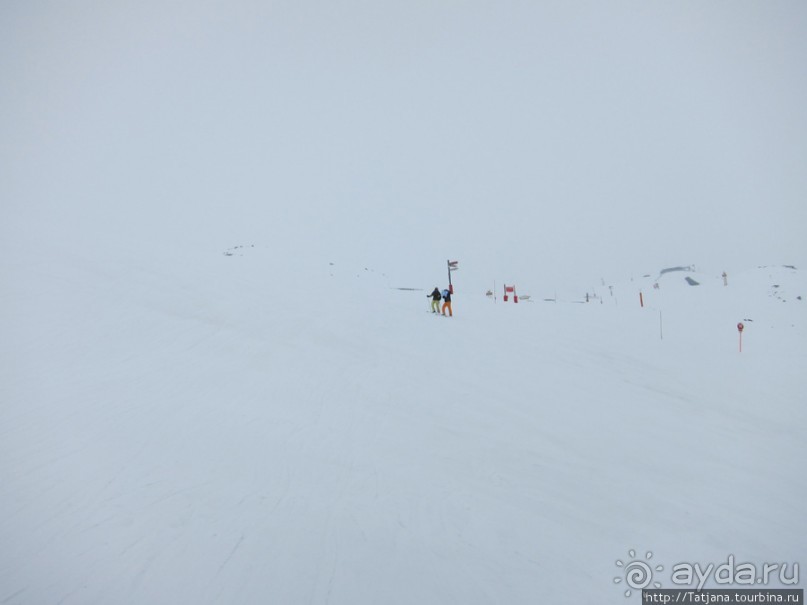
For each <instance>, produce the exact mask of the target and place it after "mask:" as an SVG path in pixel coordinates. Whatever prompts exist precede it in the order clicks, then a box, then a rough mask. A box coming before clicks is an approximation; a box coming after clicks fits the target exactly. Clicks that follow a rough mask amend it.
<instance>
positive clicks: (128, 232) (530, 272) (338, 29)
mask: <svg viewBox="0 0 807 605" xmlns="http://www.w3.org/2000/svg"><path fill="white" fill-rule="evenodd" d="M806 33H807V4H805V3H804V2H801V1H794V2H782V1H773V2H744V1H739V2H704V1H702V0H699V1H697V2H674V3H673V2H639V1H636V2H626V1H617V2H603V1H597V2H567V1H563V2H561V1H558V2H544V1H540V2H539V1H535V2H505V3H502V2H482V1H478V0H469V1H465V2H460V1H451V2H435V1H433V0H432V1H428V2H426V1H414V2H412V1H409V2H359V1H353V0H351V1H346V2H307V1H296V2H247V1H243V0H236V1H227V2H209V1H207V2H205V1H202V2H198V1H193V2H185V1H176V2H145V3H143V2H112V3H109V2H22V1H7V2H4V3H2V5H1V6H0V74H1V75H2V78H0V107H1V108H2V114H0V115H2V118H0V139H1V140H2V142H1V143H0V154H1V155H0V160H2V168H0V176H1V177H2V178H1V179H0V196H1V197H0V199H2V210H1V212H2V219H3V220H2V222H3V224H4V227H3V229H2V231H0V233H2V237H3V239H4V240H6V242H7V243H8V242H11V243H17V244H19V243H21V242H24V241H25V238H26V237H29V236H30V237H32V238H33V240H32V241H35V238H36V234H35V231H36V230H37V229H39V227H38V225H39V224H40V221H44V222H45V223H46V224H49V225H52V230H50V229H49V230H48V234H49V235H48V236H49V237H64V238H78V239H86V237H87V235H88V234H90V233H92V232H103V233H106V234H112V235H113V236H114V235H116V234H119V235H121V236H125V237H132V238H138V237H142V238H144V239H149V238H155V239H160V238H168V239H172V240H173V241H177V242H178V243H182V242H189V243H193V244H194V245H198V244H199V243H200V242H205V241H210V242H211V244H212V245H214V246H219V245H220V243H227V244H230V245H235V244H239V243H261V244H263V243H268V242H274V243H276V244H277V245H279V247H280V248H281V249H283V248H284V246H283V244H284V243H286V242H287V241H289V240H293V241H294V245H298V246H301V247H304V248H306V249H308V250H310V251H312V254H319V253H321V254H322V255H323V258H324V257H332V258H339V257H340V255H344V256H347V257H354V258H356V259H358V260H360V261H361V262H364V263H367V264H372V263H373V262H375V263H377V264H378V265H380V266H386V267H388V268H389V269H390V270H391V271H394V270H395V269H401V270H403V269H404V268H406V270H409V271H411V273H409V274H408V275H411V276H417V275H420V274H422V275H423V279H424V280H425V281H427V282H429V283H428V284H427V286H431V285H432V284H431V281H432V278H433V277H435V274H434V273H428V272H425V271H426V270H431V267H432V264H433V263H434V262H435V261H436V262H437V263H442V262H443V261H444V260H445V259H446V258H447V257H449V256H450V257H452V258H455V257H456V258H459V259H460V260H462V261H463V263H464V268H465V267H469V268H475V270H476V271H477V272H478V273H479V274H484V275H485V278H486V279H487V278H488V277H489V278H496V277H499V278H501V279H511V280H513V279H519V280H527V281H533V282H552V281H559V280H562V279H563V278H564V277H569V276H573V277H572V278H571V279H569V280H567V281H571V283H580V282H581V280H582V281H587V280H593V279H594V278H596V277H598V276H600V275H606V276H608V275H615V276H616V277H621V276H622V275H624V274H625V273H629V272H632V271H643V270H646V271H652V270H656V269H658V268H661V266H665V265H667V264H680V263H699V264H702V265H709V264H713V265H714V268H715V269H717V268H720V267H723V266H724V265H725V266H727V267H736V268H743V267H745V266H748V265H751V266H753V265H756V264H764V263H777V262H793V263H798V262H800V260H801V259H804V258H805V256H807V254H805V244H804V243H803V242H804V231H805V226H807V220H805V219H807V209H805V203H804V202H805V200H804V198H805V193H807V170H805V167H807V115H806V113H805V109H804V108H805V107H807V77H805V76H807V73H805V72H806V71H807V42H806V41H805V40H806V39H807V36H805V34H806ZM77 234H78V235H77ZM216 250H218V248H216ZM438 269H439V267H438ZM435 273H436V274H437V275H436V277H440V276H441V274H440V273H439V271H437V272H435Z"/></svg>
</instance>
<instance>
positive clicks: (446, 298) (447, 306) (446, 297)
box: [443, 290, 454, 317]
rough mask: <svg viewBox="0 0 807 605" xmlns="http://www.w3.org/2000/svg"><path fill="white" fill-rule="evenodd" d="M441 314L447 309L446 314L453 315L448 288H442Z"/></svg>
mask: <svg viewBox="0 0 807 605" xmlns="http://www.w3.org/2000/svg"><path fill="white" fill-rule="evenodd" d="M443 301H444V302H443V315H445V314H446V309H448V316H449V317H454V313H453V312H452V311H451V292H449V291H448V290H443Z"/></svg>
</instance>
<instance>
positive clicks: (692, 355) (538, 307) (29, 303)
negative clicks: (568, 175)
mask: <svg viewBox="0 0 807 605" xmlns="http://www.w3.org/2000/svg"><path fill="white" fill-rule="evenodd" d="M288 252H289V250H283V251H281V250H276V249H273V247H272V245H271V244H270V243H266V242H254V243H253V242H249V243H246V244H237V245H236V244H233V245H232V246H230V247H227V248H225V247H220V248H215V247H209V248H204V247H200V248H198V249H196V248H193V249H186V248H183V247H181V246H178V247H172V246H170V245H168V244H166V245H163V246H156V245H149V246H139V245H138V244H136V243H133V242H125V241H124V242H116V243H115V244H106V245H104V246H103V247H101V248H97V247H94V245H92V244H90V243H87V244H85V245H84V246H77V247H74V248H66V247H60V245H59V244H57V243H54V244H53V245H51V246H45V245H43V246H40V247H39V248H37V249H29V250H24V251H21V252H20V253H18V254H15V255H11V256H7V257H5V258H4V259H3V260H2V263H3V264H2V272H3V273H2V276H3V280H4V282H6V283H10V284H11V286H12V288H11V289H10V290H6V291H5V293H4V294H3V298H2V305H3V313H2V316H1V317H2V319H0V322H2V323H0V328H2V334H3V338H2V345H0V355H2V359H1V361H2V364H0V372H2V374H0V388H2V392H1V394H2V402H3V403H2V407H0V476H1V477H2V482H0V512H1V513H2V514H0V544H2V548H0V603H3V604H8V605H17V604H34V603H37V604H39V603H43V604H44V603H60V604H64V605H68V604H82V605H85V604H90V603H98V604H109V603H116V604H124V603H151V604H155V603H166V604H167V603H197V604H204V603H241V604H253V603H254V604H258V603H282V604H296V603H339V604H357V603H363V604H369V603H400V604H412V603H424V604H425V603H435V604H438V603H439V604H444V603H463V604H469V603H539V602H566V603H571V602H615V603H616V602H621V600H624V599H625V597H624V596H623V592H624V589H625V584H624V581H623V582H622V583H617V584H616V585H615V582H614V578H619V577H620V574H621V578H622V579H623V580H624V577H625V576H624V570H622V569H621V568H620V567H618V566H616V565H615V561H616V560H617V559H619V560H626V558H627V557H628V551H629V550H631V549H636V551H637V553H638V555H637V556H639V557H642V556H643V555H644V554H645V552H652V553H653V563H654V564H656V563H658V564H662V565H663V566H664V567H665V571H663V572H657V574H656V575H657V577H656V578H655V579H656V580H659V581H661V583H662V585H664V586H666V587H670V582H669V570H670V568H671V566H672V565H674V564H675V563H678V562H681V561H691V562H693V563H694V562H698V561H700V562H702V563H704V564H706V563H708V562H714V563H716V564H720V563H722V562H725V561H726V559H727V557H728V556H729V555H734V556H735V557H737V560H738V561H740V560H743V561H745V560H748V561H753V562H757V563H761V562H763V561H766V562H767V561H771V562H783V561H784V562H790V563H792V562H797V561H798V560H799V557H801V556H803V554H804V544H805V536H807V520H806V519H805V516H804V514H803V511H804V504H803V502H804V498H805V496H807V475H805V473H804V460H805V459H807V448H805V445H804V439H803V429H804V427H805V421H807V413H805V408H804V395H803V394H804V389H805V386H807V384H805V383H806V382H807V381H806V380H805V373H804V367H805V358H806V357H807V339H805V304H807V303H805V301H804V300H803V298H804V296H805V295H806V294H807V288H806V287H805V280H804V273H803V272H800V271H799V270H798V269H796V268H789V267H783V266H770V267H749V268H747V269H746V270H743V271H738V272H736V273H732V274H730V275H729V276H728V285H727V286H726V285H724V282H723V279H722V278H721V277H720V271H719V269H717V268H716V269H715V270H702V271H701V270H700V268H697V270H694V271H689V272H686V273H681V272H669V273H664V274H663V275H660V271H661V270H662V269H663V267H651V268H648V274H647V276H646V277H639V276H637V277H631V276H629V275H626V278H625V280H624V281H622V282H619V283H614V284H601V285H599V286H598V287H596V288H590V290H589V292H588V295H589V302H588V303H585V302H583V301H584V300H585V297H584V290H585V289H581V290H580V293H579V296H576V297H571V298H568V299H563V297H557V298H556V299H555V300H554V301H553V302H546V301H544V300H543V299H544V298H552V297H549V296H543V294H542V293H541V292H539V290H540V288H537V289H536V290H535V291H534V292H533V293H532V296H530V298H529V299H528V300H522V301H520V302H519V303H518V304H514V303H513V302H512V300H511V301H509V302H508V303H504V302H503V301H502V299H501V292H497V293H496V294H497V296H496V299H495V300H494V299H493V298H492V297H486V296H485V289H484V288H478V289H477V288H471V287H470V286H466V282H470V281H472V280H471V279H470V278H471V277H472V276H473V274H474V268H473V266H467V265H462V264H461V270H460V271H458V272H456V273H454V275H453V278H454V283H455V288H456V294H455V297H454V317H453V318H444V317H441V316H435V315H433V314H432V313H430V312H429V302H430V301H429V298H428V296H427V295H428V294H429V293H430V292H431V290H432V288H433V287H434V286H435V285H438V286H439V287H441V288H442V287H444V286H445V284H444V283H443V280H444V278H445V273H444V272H443V271H442V270H441V268H440V267H441V264H442V266H443V267H444V266H445V263H444V261H443V260H442V259H436V260H435V270H434V272H433V274H432V278H433V279H431V280H429V278H428V277H427V278H426V280H424V281H422V282H421V283H416V284H413V283H410V282H404V283H402V282H401V280H399V279H398V278H397V277H396V276H395V275H387V274H386V273H385V272H384V270H383V268H378V267H373V266H371V265H362V264H359V265H354V264H351V263H349V262H344V263H343V262H340V259H339V258H338V256H333V257H322V258H315V257H314V256H312V255H309V256H307V257H306V256H302V257H301V258H304V259H306V260H304V261H301V262H300V263H288V262H286V261H285V260H283V259H284V258H287V257H284V255H283V253H288ZM693 269H694V268H693ZM685 276H693V277H695V278H696V280H697V281H698V282H699V283H700V285H698V286H690V285H688V284H687V283H686V282H685V280H684V277H685ZM427 280H429V281H427ZM654 284H655V285H657V286H658V287H654ZM491 288H492V284H491ZM640 291H641V293H642V302H643V304H644V307H642V306H640V301H639V292H640ZM524 294H528V292H526V291H525V292H524ZM738 322H743V323H744V325H745V330H744V332H743V343H742V345H743V350H742V353H740V351H739V344H740V343H739V333H738V330H737V323H738ZM634 598H635V597H634Z"/></svg>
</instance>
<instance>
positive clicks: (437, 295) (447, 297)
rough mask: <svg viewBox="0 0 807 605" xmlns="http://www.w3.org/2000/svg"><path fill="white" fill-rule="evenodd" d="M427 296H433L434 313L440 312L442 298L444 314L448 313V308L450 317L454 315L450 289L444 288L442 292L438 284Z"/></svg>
mask: <svg viewBox="0 0 807 605" xmlns="http://www.w3.org/2000/svg"><path fill="white" fill-rule="evenodd" d="M426 296H431V298H432V313H438V312H439V308H440V300H441V299H442V300H443V301H444V302H443V309H442V314H443V315H445V314H446V309H448V315H449V317H454V313H453V312H452V311H451V292H449V291H448V290H443V292H442V293H441V292H440V290H439V289H438V288H437V286H435V287H434V291H433V292H432V293H431V294H427V295H426Z"/></svg>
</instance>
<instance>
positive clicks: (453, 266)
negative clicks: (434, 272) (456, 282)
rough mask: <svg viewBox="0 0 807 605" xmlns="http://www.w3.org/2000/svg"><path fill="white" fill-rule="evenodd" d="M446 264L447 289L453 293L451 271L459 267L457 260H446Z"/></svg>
mask: <svg viewBox="0 0 807 605" xmlns="http://www.w3.org/2000/svg"><path fill="white" fill-rule="evenodd" d="M446 266H447V267H448V291H449V293H451V294H454V286H453V285H452V284H451V272H452V271H456V270H458V269H459V261H456V260H447V261H446Z"/></svg>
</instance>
